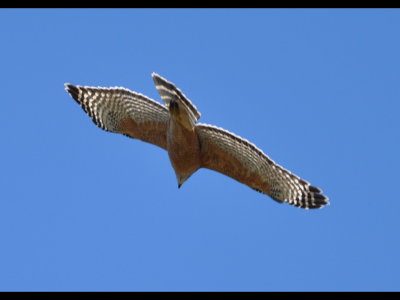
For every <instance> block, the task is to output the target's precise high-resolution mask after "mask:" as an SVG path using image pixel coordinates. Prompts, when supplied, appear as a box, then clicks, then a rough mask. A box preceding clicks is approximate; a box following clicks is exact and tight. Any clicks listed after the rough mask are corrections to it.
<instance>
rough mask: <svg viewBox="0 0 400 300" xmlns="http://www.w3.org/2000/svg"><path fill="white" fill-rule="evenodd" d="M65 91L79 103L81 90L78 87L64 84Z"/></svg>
mask: <svg viewBox="0 0 400 300" xmlns="http://www.w3.org/2000/svg"><path fill="white" fill-rule="evenodd" d="M64 87H65V90H66V91H67V92H68V93H69V94H70V95H71V97H72V98H73V99H74V100H75V101H76V102H78V103H79V100H78V99H79V89H78V87H77V86H75V85H73V84H71V83H64Z"/></svg>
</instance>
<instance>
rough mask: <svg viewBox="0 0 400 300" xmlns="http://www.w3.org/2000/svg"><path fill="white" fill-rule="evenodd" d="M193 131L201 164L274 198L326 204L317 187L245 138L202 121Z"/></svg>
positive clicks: (302, 204) (300, 204) (304, 204)
mask: <svg viewBox="0 0 400 300" xmlns="http://www.w3.org/2000/svg"><path fill="white" fill-rule="evenodd" d="M196 131H197V134H198V137H199V141H200V148H201V167H203V168H208V169H211V170H214V171H217V172H220V173H222V174H225V175H227V176H229V177H232V178H234V179H236V180H237V181H239V182H241V183H244V184H246V185H248V186H249V187H251V188H253V189H255V190H257V191H259V192H261V193H264V194H267V195H269V196H270V197H271V198H272V199H274V200H276V201H278V202H287V203H289V204H292V205H294V206H298V207H301V208H319V207H322V206H324V205H326V204H329V201H328V198H327V197H326V196H324V195H322V191H321V190H320V189H318V188H316V187H314V186H311V185H310V184H309V183H308V182H307V181H305V180H303V179H300V178H299V177H298V176H296V175H294V174H292V173H291V172H289V171H288V170H285V169H284V168H282V167H281V166H279V165H277V164H276V163H275V162H274V161H272V160H271V159H270V158H269V157H268V156H267V155H265V154H264V153H263V152H262V151H261V150H260V149H258V148H257V147H256V146H255V145H254V144H252V143H250V142H249V141H247V140H245V139H243V138H241V137H239V136H236V135H234V134H233V133H230V132H228V131H226V130H224V129H222V128H218V127H215V126H211V125H206V124H197V126H196Z"/></svg>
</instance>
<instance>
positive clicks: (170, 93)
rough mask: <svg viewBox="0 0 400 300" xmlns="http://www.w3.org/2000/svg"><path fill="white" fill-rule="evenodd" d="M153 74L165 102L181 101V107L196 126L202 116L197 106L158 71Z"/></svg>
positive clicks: (167, 103)
mask: <svg viewBox="0 0 400 300" xmlns="http://www.w3.org/2000/svg"><path fill="white" fill-rule="evenodd" d="M151 76H152V77H153V81H154V84H155V85H156V88H157V91H158V93H159V94H160V96H161V99H162V100H163V101H164V103H165V104H166V105H167V106H169V103H170V102H171V101H172V100H174V101H177V102H179V103H180V104H181V107H183V108H184V110H185V114H186V115H187V116H188V118H189V121H190V123H191V125H193V126H194V124H195V123H196V122H197V120H198V119H199V118H200V116H201V114H200V112H199V111H198V110H197V108H196V106H195V105H194V104H193V103H192V102H191V101H190V100H189V99H188V98H187V97H186V96H185V95H184V94H183V93H182V92H181V90H180V89H178V88H177V87H176V86H175V85H174V84H173V83H172V82H169V81H168V80H166V79H165V78H163V77H161V76H160V75H158V74H157V73H152V74H151Z"/></svg>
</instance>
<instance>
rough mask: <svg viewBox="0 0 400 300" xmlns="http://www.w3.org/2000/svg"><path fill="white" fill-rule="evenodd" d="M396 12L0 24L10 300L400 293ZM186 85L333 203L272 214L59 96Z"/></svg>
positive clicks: (18, 17)
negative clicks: (105, 127) (75, 87)
mask: <svg viewBox="0 0 400 300" xmlns="http://www.w3.org/2000/svg"><path fill="white" fill-rule="evenodd" d="M399 32H400V10H393V9H392V10H390V9H389V10H386V9H377V10H374V9H364V10H358V9H348V10H342V9H331V10H329V9H326V10H321V9H292V10H288V9H283V10H281V9H270V10H268V9H255V10H254V9H243V10H242V9H229V10H224V9H214V10H206V9H198V10H192V9H158V10H151V9H150V10H148V9H136V10H135V9H122V10H121V9H111V10H108V9H96V10H92V9H83V10H77V9H34V10H29V9H26V10H13V9H2V10H0V36H1V42H0V54H1V55H0V85H1V103H2V110H1V111H2V112H1V114H0V123H1V125H2V126H1V127H0V131H1V143H0V145H1V148H0V153H1V156H0V165H1V172H0V186H1V189H0V191H1V192H0V241H1V245H0V291H349V290H350V291H388V290H391V291H393V290H400V262H399V260H400V258H399V253H400V233H399V231H400V217H399V211H400V196H399V194H398V192H397V187H398V186H399V179H400V177H399V167H400V164H399V162H400V160H399V154H400V145H399V142H400V117H399V112H400V38H399ZM152 72H157V73H159V74H161V75H162V76H164V77H166V78H167V79H169V80H171V81H172V82H174V83H175V84H176V85H177V86H178V87H179V88H181V89H182V91H183V92H184V93H185V94H186V95H187V96H188V97H189V98H190V99H191V100H192V101H193V102H194V103H195V105H196V106H197V108H198V109H199V110H200V112H201V113H202V117H201V119H200V121H201V122H203V123H209V124H214V125H217V126H220V127H223V128H226V129H228V130H230V131H233V132H234V133H236V134H238V135H240V136H242V137H245V138H246V139H248V140H250V141H252V142H253V143H255V144H256V145H257V146H258V147H259V148H261V149H263V151H264V152H265V153H267V154H268V155H269V156H270V157H271V158H272V159H273V160H275V161H276V162H277V163H279V164H281V165H282V166H284V167H286V168H288V169H289V170H291V171H292V172H294V173H295V174H297V175H299V176H301V177H303V178H304V179H306V180H308V181H310V182H311V183H312V184H314V185H316V186H318V187H321V188H322V189H323V190H324V192H325V194H326V195H328V196H329V198H330V201H331V205H330V206H328V207H325V208H323V209H321V210H313V211H306V210H302V209H299V208H296V207H292V206H289V205H285V204H278V203H276V202H275V201H273V200H271V199H270V198H269V197H267V196H264V195H262V194H259V193H256V192H254V191H253V190H252V189H250V188H248V187H246V186H244V185H241V184H239V183H237V182H235V181H234V180H232V179H230V178H228V177H226V176H223V175H220V174H218V173H215V172H212V171H209V170H200V171H199V172H198V173H196V174H195V175H193V176H192V177H191V178H190V179H189V181H188V182H186V183H185V184H184V185H183V187H182V188H181V189H180V190H178V188H177V183H176V179H175V175H174V172H173V169H172V167H171V166H170V162H169V160H168V156H167V153H166V152H165V151H163V150H161V149H159V148H157V147H155V146H153V145H150V144H146V143H143V142H139V141H137V140H132V139H128V138H126V137H124V136H122V135H117V134H111V133H108V132H105V131H102V130H100V129H99V128H97V127H96V126H95V125H94V124H93V123H92V121H91V120H90V119H89V118H88V117H87V116H86V115H85V113H84V112H83V110H82V109H81V108H80V107H79V106H78V105H77V104H76V103H75V102H74V101H73V100H72V98H71V97H70V96H69V95H68V94H67V93H66V92H65V90H64V86H63V84H64V83H65V82H70V83H73V84H79V85H95V86H124V87H127V88H129V89H131V90H135V91H138V92H140V93H143V94H145V95H148V96H149V97H151V98H153V99H156V100H157V101H160V102H161V100H160V97H159V95H158V93H157V91H156V89H155V87H154V84H153V82H152V79H151V77H150V74H151V73H152Z"/></svg>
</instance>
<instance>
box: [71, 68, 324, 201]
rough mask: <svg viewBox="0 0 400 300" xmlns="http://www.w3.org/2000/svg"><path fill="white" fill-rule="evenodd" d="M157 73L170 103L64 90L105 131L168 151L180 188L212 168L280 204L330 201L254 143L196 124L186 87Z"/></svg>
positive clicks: (125, 93)
mask: <svg viewBox="0 0 400 300" xmlns="http://www.w3.org/2000/svg"><path fill="white" fill-rule="evenodd" d="M152 77H153V81H154V83H155V86H156V88H157V90H158V92H159V94H160V96H161V98H162V100H163V101H164V104H165V105H162V104H160V103H158V102H156V101H154V100H152V99H150V98H148V97H146V96H144V95H142V94H140V93H137V92H133V91H130V90H128V89H126V88H122V87H112V88H104V87H89V86H78V85H72V84H69V83H66V84H65V89H66V91H67V92H68V93H69V94H70V95H71V96H72V98H73V99H75V100H76V102H77V103H78V104H79V105H80V106H81V107H82V108H83V110H84V111H85V112H86V113H87V114H88V115H89V116H90V117H91V119H92V120H93V122H94V123H95V124H96V125H97V126H99V127H100V128H101V129H103V130H105V131H110V132H115V133H120V134H123V135H126V136H128V137H130V138H134V139H139V140H142V141H144V142H147V143H151V144H154V145H156V146H158V147H161V148H163V149H165V150H167V151H168V155H169V159H170V161H171V164H172V167H173V169H174V170H175V174H176V178H177V181H178V187H181V185H182V184H183V183H184V182H185V181H186V180H187V179H188V178H189V177H190V176H191V175H192V174H193V173H195V172H196V171H197V170H198V169H200V168H207V169H211V170H214V171H217V172H219V173H222V174H225V175H227V176H229V177H232V178H233V179H235V180H237V181H238V182H241V183H243V184H246V185H248V186H249V187H251V188H252V189H254V190H256V191H258V192H261V193H263V194H266V195H269V196H270V197H271V198H272V199H274V200H276V201H277V202H280V203H282V202H286V203H289V204H291V205H294V206H297V207H301V208H305V209H311V208H320V207H322V206H324V205H326V204H329V201H328V198H327V197H326V196H324V195H323V194H322V191H321V190H320V189H319V188H317V187H315V186H312V185H310V183H308V182H307V181H305V180H303V179H301V178H299V177H298V176H296V175H294V174H293V173H291V172H290V171H288V170H286V169H284V168H283V167H281V166H280V165H278V164H276V163H275V162H274V161H273V160H271V159H270V158H269V157H268V156H267V155H266V154H265V153H264V152H263V151H262V150H260V149H259V148H257V147H256V146H255V145H254V144H252V143H251V142H249V141H247V140H246V139H243V138H241V137H239V136H237V135H235V134H233V133H231V132H229V131H227V130H224V129H222V128H219V127H216V126H213V125H208V124H201V123H197V121H198V119H199V118H200V112H199V111H198V110H197V108H196V106H194V105H193V103H192V102H191V101H190V100H189V99H188V98H187V97H186V96H185V95H184V94H183V93H182V91H181V90H180V89H178V88H177V87H176V86H175V85H174V84H173V83H172V82H170V81H168V80H166V79H165V78H163V77H161V76H160V75H158V74H156V73H152Z"/></svg>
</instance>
